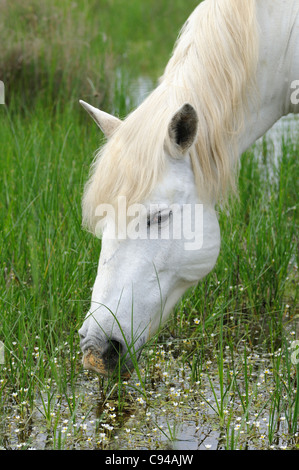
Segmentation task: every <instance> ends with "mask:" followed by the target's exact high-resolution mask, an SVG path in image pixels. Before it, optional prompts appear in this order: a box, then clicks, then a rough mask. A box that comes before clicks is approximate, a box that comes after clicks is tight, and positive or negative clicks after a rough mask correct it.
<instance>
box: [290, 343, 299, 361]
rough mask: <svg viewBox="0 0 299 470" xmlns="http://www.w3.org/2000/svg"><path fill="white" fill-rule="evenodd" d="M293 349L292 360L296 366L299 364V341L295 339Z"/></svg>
mask: <svg viewBox="0 0 299 470" xmlns="http://www.w3.org/2000/svg"><path fill="white" fill-rule="evenodd" d="M291 349H294V351H293V352H292V355H291V361H292V364H293V365H294V366H296V365H298V364H299V341H293V342H292V344H291Z"/></svg>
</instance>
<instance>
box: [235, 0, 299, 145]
mask: <svg viewBox="0 0 299 470" xmlns="http://www.w3.org/2000/svg"><path fill="white" fill-rule="evenodd" d="M257 16H258V23H259V36H260V51H259V61H258V67H257V80H256V88H257V96H256V97H255V98H253V99H252V97H251V98H249V102H250V105H249V112H248V113H247V116H246V118H245V126H244V132H243V134H242V135H241V138H240V145H239V149H240V154H242V153H243V152H244V151H245V150H246V149H247V148H248V147H250V146H251V145H252V144H253V143H254V142H255V141H256V140H257V139H258V138H260V137H261V136H262V135H264V134H265V132H267V131H268V130H269V129H270V128H271V127H272V126H273V124H274V123H275V122H276V121H278V120H279V119H280V118H281V117H282V116H284V115H287V114H289V113H299V105H297V106H295V105H292V101H291V94H292V88H291V85H292V82H294V80H298V79H299V0H287V1H285V0H257Z"/></svg>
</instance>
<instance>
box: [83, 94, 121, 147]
mask: <svg viewBox="0 0 299 470" xmlns="http://www.w3.org/2000/svg"><path fill="white" fill-rule="evenodd" d="M79 103H80V104H81V105H82V106H83V108H84V109H85V110H86V111H87V112H88V114H90V116H91V117H92V119H93V120H94V121H95V122H96V124H97V125H98V126H99V128H100V129H101V131H102V132H103V133H104V134H105V136H106V137H107V139H108V138H109V137H111V135H112V134H113V132H114V131H116V129H117V128H118V127H119V126H120V125H121V120H120V119H118V118H116V117H114V116H111V114H108V113H104V111H100V110H99V109H97V108H94V107H93V106H91V105H90V104H88V103H85V101H82V100H80V101H79Z"/></svg>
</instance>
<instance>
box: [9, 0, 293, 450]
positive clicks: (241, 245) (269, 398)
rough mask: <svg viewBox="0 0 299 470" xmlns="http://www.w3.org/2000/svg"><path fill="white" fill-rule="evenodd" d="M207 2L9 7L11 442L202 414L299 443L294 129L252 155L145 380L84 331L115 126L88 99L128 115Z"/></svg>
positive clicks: (150, 350)
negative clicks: (89, 224) (101, 177)
mask: <svg viewBox="0 0 299 470" xmlns="http://www.w3.org/2000/svg"><path fill="white" fill-rule="evenodd" d="M195 4H196V2H190V4H189V3H188V7H186V2H183V1H181V0H176V1H173V2H170V3H169V2H168V4H167V5H166V4H165V2H164V3H163V2H162V3H161V2H160V3H159V5H157V4H156V2H153V1H148V2H141V1H139V0H134V1H133V2H130V3H129V4H127V3H126V4H124V2H121V1H120V0H115V1H108V0H107V1H106V2H104V6H103V7H102V8H101V11H100V12H99V7H98V2H87V3H86V2H85V3H84V2H81V1H78V2H76V5H77V6H76V7H74V8H73V9H71V10H70V9H69V7H68V5H69V4H68V3H67V2H51V3H50V4H49V3H45V2H35V1H33V0H32V1H30V2H26V5H23V4H22V3H20V2H10V3H6V4H4V3H3V4H1V6H0V8H1V15H0V18H1V20H0V31H1V32H2V35H1V36H2V37H3V38H4V39H3V45H2V46H3V54H1V60H0V72H1V76H0V79H2V80H4V82H5V84H6V98H7V100H6V101H7V105H6V106H0V122H1V126H0V142H1V186H0V227H1V237H0V257H1V266H2V276H0V311H1V314H0V340H1V341H3V342H4V344H5V364H4V365H3V366H1V365H0V446H1V447H4V448H28V447H31V446H32V447H41V448H44V447H47V448H51V449H52V448H55V449H61V448H72V447H74V448H113V447H115V446H116V447H117V446H118V447H120V448H122V447H123V448H124V447H125V448H131V447H132V448H135V447H138V443H139V442H140V445H143V446H146V447H147V448H154V449H155V448H161V447H163V446H165V442H164V441H163V439H164V440H165V439H166V441H167V445H168V444H169V442H170V441H171V442H172V443H173V442H174V441H176V440H177V439H179V437H180V435H181V433H184V432H186V430H185V429H184V423H185V422H188V420H189V421H190V419H191V420H192V422H193V423H195V424H197V426H196V427H197V428H200V430H201V431H199V430H197V431H194V436H193V438H192V439H193V441H194V442H197V441H198V442H200V441H203V442H207V441H206V439H203V437H202V436H203V435H201V436H199V435H198V433H199V432H202V433H204V432H206V434H207V436H209V435H211V433H213V432H215V429H216V430H217V432H219V436H218V437H217V439H218V442H219V446H222V448H226V449H231V448H246V446H249V447H251V448H269V447H270V446H275V447H280V446H283V447H284V446H286V447H287V448H295V447H296V442H297V445H298V440H297V441H296V433H297V436H298V427H297V425H298V408H299V405H298V403H299V398H298V391H297V384H298V374H299V372H298V365H297V366H296V364H294V363H293V362H292V352H293V349H292V342H293V341H294V340H295V339H297V338H298V331H297V330H296V318H297V319H298V307H297V305H298V288H297V283H298V275H297V267H298V258H297V256H298V252H297V251H296V246H297V243H298V240H297V236H298V208H297V205H296V204H297V195H298V158H297V155H298V150H299V142H298V141H294V142H292V141H290V140H286V141H284V142H283V145H282V148H281V153H280V155H279V158H278V160H277V161H274V159H273V156H272V154H271V149H270V148H268V146H267V144H266V141H265V142H264V145H263V147H262V152H261V157H260V158H257V157H256V156H255V155H254V154H253V151H248V152H247V153H246V154H245V155H244V156H243V159H242V167H241V170H240V183H239V189H240V194H239V199H233V200H232V201H230V203H229V205H228V207H229V211H228V210H227V208H225V209H221V208H219V217H220V225H221V232H222V248H221V254H220V257H219V260H218V263H217V266H216V268H215V269H214V271H213V272H212V273H211V274H210V275H209V276H208V277H207V278H206V279H205V280H204V281H203V282H201V283H200V284H199V285H198V286H197V287H196V288H195V289H193V290H191V291H190V292H188V293H187V294H186V295H185V296H184V298H183V299H182V300H181V302H180V303H179V304H178V306H177V307H176V309H175V311H174V314H173V316H172V318H171V320H170V321H169V323H168V324H167V326H166V327H165V328H164V329H163V331H162V332H161V334H160V335H159V336H158V337H156V338H154V339H153V340H152V342H151V343H150V344H149V345H148V346H147V347H146V348H145V350H144V353H143V355H142V359H141V362H140V364H139V366H137V365H136V374H135V375H134V376H133V377H132V379H131V381H130V382H129V383H128V384H123V383H121V382H114V381H110V382H107V381H104V380H98V379H96V380H94V377H93V376H92V375H91V374H87V373H84V372H83V371H82V365H81V353H80V349H79V338H78V333H77V331H78V328H79V327H80V326H81V324H82V321H83V318H84V316H85V313H86V311H87V309H88V307H89V302H90V295H91V287H92V285H93V280H94V278H95V274H96V269H97V262H98V257H99V253H100V242H99V241H98V240H96V239H94V238H92V237H91V236H90V235H89V234H87V233H86V232H84V231H83V230H82V228H81V196H82V190H83V185H84V182H85V181H86V179H87V175H88V171H89V166H90V163H91V160H92V156H93V152H94V151H95V150H96V149H97V148H98V147H99V146H100V145H101V136H100V134H99V133H98V130H97V128H96V126H95V125H94V124H93V123H92V122H91V121H90V118H89V117H88V116H85V114H84V112H83V110H82V109H81V108H80V106H79V105H78V99H79V98H83V99H86V100H90V101H91V102H92V103H93V104H98V105H102V106H103V107H104V109H106V110H107V111H113V112H114V111H115V112H116V113H117V114H120V115H125V114H126V113H128V112H129V111H130V110H131V107H132V105H133V98H132V97H131V96H130V92H129V89H130V83H132V81H134V79H135V78H137V77H138V76H149V77H150V78H154V79H156V77H158V76H159V75H160V74H161V73H162V70H163V67H164V66H165V65H166V62H167V59H168V56H169V54H170V51H171V48H172V45H173V43H174V40H175V38H176V35H177V32H178V29H179V27H180V26H181V25H182V23H183V21H184V20H185V18H187V16H188V14H189V13H190V11H191V10H192V9H193V7H194V6H195ZM5 5H6V6H5ZM50 45H51V46H50ZM20 61H21V66H19V65H18V64H20ZM87 78H88V79H89V80H87ZM297 321H298V320H297ZM297 324H298V323H297ZM133 352H134V351H133ZM265 371H267V372H265ZM173 389H174V390H173ZM98 402H100V407H99V408H97V406H98ZM163 410H164V411H163ZM132 414H133V415H134V414H135V415H136V416H137V418H136V419H137V423H136V422H135V421H134V419H135V418H133V417H132ZM114 415H116V416H114ZM190 415H192V416H191V418H190ZM264 419H266V420H267V427H266V428H265V429H263V430H262V431H261V427H262V423H263V420H264ZM258 422H260V423H261V425H260V426H258V425H257V423H258ZM32 423H33V427H36V429H35V430H33V429H32ZM103 424H105V425H107V426H108V427H107V426H106V427H103ZM195 424H194V425H195ZM109 426H110V428H109ZM264 426H265V425H264ZM134 428H136V429H135V431H134ZM153 429H156V431H153ZM115 435H117V436H118V437H119V439H118V440H115V439H114V438H115ZM141 435H142V436H147V437H146V439H147V441H146V442H145V441H144V440H142V439H143V438H142V437H141ZM261 436H262V437H261ZM144 439H145V438H144ZM215 439H216V438H215ZM130 446H131V447H130Z"/></svg>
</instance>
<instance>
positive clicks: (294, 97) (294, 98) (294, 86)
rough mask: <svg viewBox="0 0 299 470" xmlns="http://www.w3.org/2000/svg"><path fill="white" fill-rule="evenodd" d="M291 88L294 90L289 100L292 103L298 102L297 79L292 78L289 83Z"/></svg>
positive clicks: (298, 84)
mask: <svg viewBox="0 0 299 470" xmlns="http://www.w3.org/2000/svg"><path fill="white" fill-rule="evenodd" d="M291 89H292V90H295V91H293V93H292V94H291V102H292V104H294V105H297V104H299V80H294V81H293V82H292V84H291Z"/></svg>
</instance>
